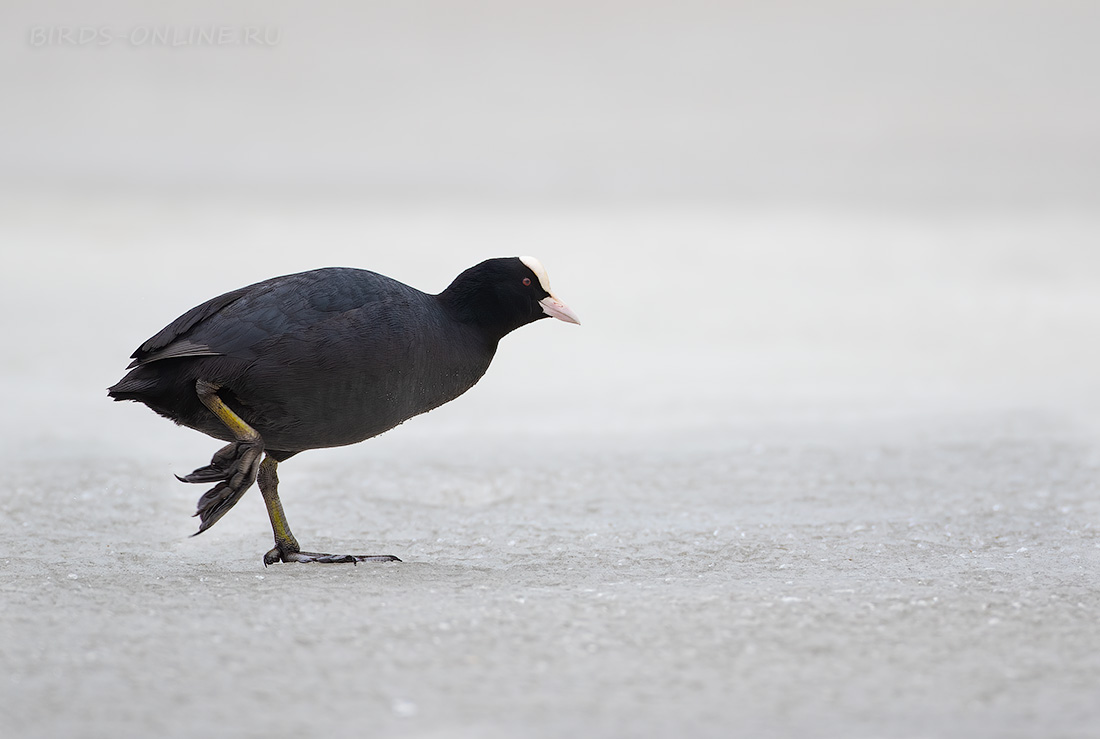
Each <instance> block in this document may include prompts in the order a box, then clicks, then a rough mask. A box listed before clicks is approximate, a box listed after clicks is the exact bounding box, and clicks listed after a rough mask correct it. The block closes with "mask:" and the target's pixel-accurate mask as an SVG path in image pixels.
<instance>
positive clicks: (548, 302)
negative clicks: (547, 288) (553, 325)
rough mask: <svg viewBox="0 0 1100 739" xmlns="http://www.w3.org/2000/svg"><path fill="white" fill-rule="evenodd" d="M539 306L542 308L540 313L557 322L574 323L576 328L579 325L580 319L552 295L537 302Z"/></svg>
mask: <svg viewBox="0 0 1100 739" xmlns="http://www.w3.org/2000/svg"><path fill="white" fill-rule="evenodd" d="M539 305H541V306H542V312H543V313H545V314H546V315H548V316H553V317H554V318H556V319H558V320H559V321H565V322H566V323H575V324H577V325H578V326H580V325H581V319H579V318H577V314H576V313H574V312H573V311H572V310H571V309H570V308H569V306H568V305H566V304H565V303H563V302H561V301H560V300H558V299H557V298H555V297H554V296H553V295H547V296H546V297H545V298H543V299H542V300H540V301H539Z"/></svg>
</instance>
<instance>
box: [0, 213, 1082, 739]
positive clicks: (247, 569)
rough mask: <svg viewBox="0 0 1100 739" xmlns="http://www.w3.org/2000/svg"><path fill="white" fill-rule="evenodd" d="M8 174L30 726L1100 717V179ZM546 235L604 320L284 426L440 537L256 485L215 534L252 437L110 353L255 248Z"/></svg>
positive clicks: (18, 540)
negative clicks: (706, 200) (896, 203)
mask: <svg viewBox="0 0 1100 739" xmlns="http://www.w3.org/2000/svg"><path fill="white" fill-rule="evenodd" d="M5 203H6V209H5V212H4V218H3V219H0V223H2V224H3V225H2V226H0V228H2V229H3V231H4V232H3V233H2V234H0V241H2V242H3V243H5V244H11V243H15V242H16V240H17V239H31V240H33V243H36V244H38V245H39V247H40V248H38V249H36V250H35V251H33V252H31V253H27V254H24V255H22V256H21V259H22V260H23V261H22V266H21V268H20V269H19V270H17V271H6V272H5V273H4V274H3V276H2V277H0V280H2V283H3V284H2V287H3V290H2V295H0V313H2V315H3V316H4V321H5V325H4V332H5V344H6V346H7V347H8V348H9V350H8V351H6V352H5V353H4V355H3V360H2V364H0V372H2V377H3V389H2V397H0V400H2V402H3V404H4V406H5V408H6V412H5V414H4V416H3V418H2V419H0V433H2V441H3V451H2V452H0V453H2V455H3V469H4V472H5V489H6V492H5V494H4V495H3V496H2V497H0V537H2V541H3V542H4V546H3V552H2V555H0V566H2V568H3V570H2V571H3V575H2V577H0V590H2V593H0V663H2V664H3V665H4V668H5V669H4V674H3V676H2V677H0V727H3V732H2V733H3V735H4V736H19V737H60V736H196V735H204V734H208V735H215V736H259V735H272V734H289V733H299V734H301V735H303V736H366V735H370V736H395V737H454V736H459V737H461V736H467V737H514V736H525V737H527V736H531V737H552V736H553V737H556V736H563V735H568V734H573V735H578V736H586V737H601V736H605V737H613V736H668V737H673V736H677V737H679V736H714V737H719V736H722V737H724V736H731V735H737V734H743V735H751V736H765V737H767V736H791V737H795V736H850V737H858V736H867V737H872V736H874V737H881V736H897V737H923V736H936V737H944V736H958V737H964V736H966V737H970V736H1001V737H1012V736H1018V737H1027V736H1036V735H1044V736H1055V735H1057V736H1087V735H1090V733H1091V732H1093V731H1094V729H1095V726H1096V721H1097V719H1098V718H1100V710H1098V709H1097V707H1096V701H1095V686H1096V685H1097V680H1098V679H1100V656H1098V655H1100V636H1098V634H1100V632H1098V631H1097V629H1096V623H1097V610H1098V608H1100V594H1098V591H1097V589H1096V573H1097V571H1098V569H1097V568H1098V565H1100V532H1098V528H1097V526H1098V523H1100V502H1098V496H1097V492H1098V491H1097V479H1098V472H1100V446H1098V444H1097V439H1096V435H1095V432H1094V427H1093V424H1092V422H1091V421H1092V419H1094V418H1095V413H1096V410H1097V408H1096V395H1095V392H1094V391H1093V388H1094V385H1095V378H1096V377H1098V376H1100V372H1098V370H1100V362H1098V358H1097V350H1096V348H1095V342H1094V341H1093V340H1092V339H1093V337H1095V336H1096V335H1097V331H1098V330H1100V325H1098V324H1100V310H1098V309H1100V305H1098V303H1100V290H1097V287H1098V284H1097V280H1098V278H1097V275H1098V274H1100V271H1098V270H1097V267H1098V266H1100V265H1098V263H1097V258H1098V257H1097V256H1096V252H1095V249H1094V245H1095V244H1096V243H1097V237H1100V222H1097V221H1096V220H1095V219H1090V218H1087V217H1083V216H1076V217H1068V216H1051V215H1043V214H1038V215H1035V214H1031V215H1026V216H1024V215H1016V216H1012V215H1000V216H998V217H997V218H995V219H994V218H989V219H983V218H978V217H974V218H967V219H961V220H960V219H957V218H954V217H939V216H937V217H921V218H908V217H901V216H897V217H894V218H886V217H882V216H873V217H872V216H868V215H866V214H832V215H828V214H821V213H817V214H814V213H801V212H789V213H752V214H736V213H732V212H725V211H706V210H691V211H687V212H684V211H677V210H675V209H672V210H668V211H663V212H659V213H655V212H652V211H649V212H644V213H643V212H618V211H615V210H609V211H607V212H599V213H594V212H588V211H584V212H572V211H560V212H559V211H554V212H523V213H515V212H511V211H507V210H504V211H499V212H495V211H485V212H478V211H476V210H474V211H470V210H463V211H461V212H457V211H449V210H446V209H443V210H442V211H438V212H434V213H430V214H427V215H425V214H424V213H421V212H416V211H412V212H404V211H401V210H400V209H398V210H392V209H381V210H378V211H373V212H366V213H360V212H357V211H340V210H334V209H326V208H322V209H320V210H317V209H312V210H311V209H310V207H306V206H303V207H300V208H296V209H293V210H291V211H286V210H284V209H278V208H264V207H263V206H261V205H253V206H248V207H245V206H240V207H238V209H237V210H234V211H231V210H230V209H222V208H221V207H220V206H219V205H218V204H217V203H213V202H197V203H191V204H187V203H183V204H179V203H174V204H171V205H167V204H160V205H157V206H156V207H154V206H153V205H151V204H150V203H149V202H146V201H142V200H141V199H137V198H132V197H131V198H128V199H126V200H125V201H124V202H122V203H121V204H120V203H119V202H116V201H113V200H111V199H110V198H109V197H104V198H100V199H91V200H89V199H88V198H87V197H82V198H77V199H73V200H64V199H61V200H52V201H49V202H46V203H43V202H41V201H39V200H36V199H35V198H34V197H23V196H18V195H13V196H12V197H11V198H8V199H7V200H5ZM112 209H115V210H112ZM58 212H64V213H65V215H66V217H65V218H64V219H58V218H50V217H46V216H48V215H56V213H58ZM112 212H113V213H114V214H115V215H113V216H105V215H103V214H104V213H107V214H110V213H112ZM104 219H106V220H104ZM100 222H109V224H110V228H108V229H107V230H106V232H105V233H104V234H103V235H100V234H99V232H98V231H97V228H96V225H95V224H96V223H100ZM211 223H215V224H217V226H216V227H212V226H210V224H211ZM104 228H106V226H104ZM153 231H155V232H156V238H155V239H154V238H153V237H152V232H153ZM314 232H316V233H319V234H322V237H320V241H319V243H321V244H322V245H323V246H321V247H318V252H317V253H312V252H311V253H302V252H300V251H295V249H294V245H295V242H296V241H298V240H299V239H303V238H304V237H305V236H306V235H308V234H310V233H314ZM260 233H262V234H263V238H262V239H261V238H259V237H258V236H257V234H260ZM442 244H445V246H443V245H442ZM516 244H522V248H519V247H517V246H516ZM669 244H675V249H672V248H670V247H669V246H668V245H669ZM183 248H187V249H188V250H189V255H190V256H189V258H188V259H185V260H180V262H179V263H178V264H176V265H175V266H174V267H173V268H172V269H171V270H164V269H160V268H159V265H160V264H162V261H161V260H162V259H163V257H164V256H165V254H167V253H170V252H171V251H173V250H176V249H183ZM410 252H415V256H409V253H410ZM514 252H530V253H535V254H538V255H539V256H540V258H541V259H542V260H543V261H544V263H545V264H546V265H547V268H548V270H549V271H550V273H551V274H552V275H553V279H554V285H555V289H556V290H558V291H559V292H560V294H561V295H562V297H563V299H565V300H567V301H568V302H569V304H570V305H571V306H573V307H575V308H576V310H577V311H578V312H579V313H580V314H581V315H582V316H583V317H584V319H585V324H584V326H582V327H580V328H577V327H573V326H566V325H564V324H557V323H553V322H549V321H546V322H542V323H540V324H537V325H535V326H532V327H529V328H526V329H524V330H523V331H520V332H518V333H517V334H516V335H514V336H511V337H509V338H508V339H506V340H505V342H503V344H502V346H501V351H500V355H499V357H498V360H497V362H496V363H495V364H494V366H493V367H492V368H491V370H490V372H489V374H488V375H487V377H486V378H485V380H484V381H483V383H482V384H481V385H479V386H478V387H477V388H476V389H475V390H474V391H472V392H471V393H470V395H469V396H468V397H464V398H461V399H459V400H458V401H457V402H455V403H453V404H451V405H450V406H448V407H446V408H443V409H440V410H439V411H437V412H433V413H432V414H429V415H428V416H426V417H424V418H420V419H415V420H413V421H410V422H409V423H407V424H405V425H404V426H402V427H401V428H399V429H397V430H395V431H394V432H392V433H391V434H388V435H386V436H384V437H381V438H379V439H376V440H372V441H370V442H367V443H365V444H362V445H358V446H355V447H351V448H347V449H340V450H329V451H319V452H311V453H309V454H304V455H302V456H300V457H298V458H295V459H293V460H290V461H288V462H287V463H286V464H284V465H282V467H281V470H280V474H281V477H282V489H283V499H284V503H285V505H286V508H287V514H288V516H289V517H290V521H291V523H292V525H293V527H294V530H295V532H296V533H297V535H298V537H299V539H300V540H301V541H302V543H303V545H304V546H306V547H307V548H314V549H320V550H324V551H335V552H345V551H350V552H356V553H393V554H396V555H398V556H399V557H401V558H402V559H403V560H405V561H404V562H403V563H401V564H386V565H359V566H355V567H352V566H313V565H301V566H287V565H283V566H274V567H271V568H268V569H264V568H263V567H262V566H261V561H260V557H261V554H262V553H263V552H264V551H265V550H266V549H267V548H268V547H269V546H270V541H269V537H270V532H269V528H268V524H267V522H266V518H265V514H264V511H263V507H262V503H261V501H260V498H259V496H258V495H256V494H255V493H250V494H249V495H247V496H246V497H245V498H244V499H243V500H242V501H241V503H240V504H239V505H238V506H237V508H236V509H235V510H234V511H232V513H231V514H230V515H228V516H227V517H226V518H225V519H223V520H222V521H221V522H220V523H219V524H218V525H217V526H216V527H215V528H214V529H212V530H211V531H209V532H207V533H206V534H204V535H203V536H202V537H199V538H194V539H192V538H188V534H190V533H191V532H192V531H193V530H194V528H195V521H194V519H191V518H189V515H190V513H191V512H192V511H193V509H194V503H195V500H196V498H197V496H198V494H199V493H200V492H201V490H200V489H199V488H197V487H195V486H186V485H181V484H179V483H178V482H176V481H175V480H174V479H173V478H172V476H171V475H172V473H174V472H175V473H185V472H187V471H189V470H190V469H191V468H193V467H195V466H197V465H199V464H202V463H204V462H205V461H206V459H208V458H209V455H210V454H211V453H212V452H213V450H214V449H216V448H217V446H218V443H217V442H214V441H212V440H209V439H205V438H204V437H201V436H199V435H198V434H195V433H193V432H190V431H187V430H184V429H178V428H175V427H173V426H172V425H171V424H168V423H166V422H165V421H163V420H162V419H159V418H157V417H156V416H154V415H153V414H152V413H151V412H149V411H147V410H145V409H144V408H141V407H139V406H136V405H133V404H113V403H111V402H109V401H108V400H107V398H106V396H105V394H104V388H105V387H106V386H107V385H108V384H110V383H111V382H113V381H114V380H115V379H117V376H119V375H120V374H121V372H122V368H123V367H124V366H125V364H126V355H127V354H128V353H129V352H130V351H131V350H132V349H133V347H134V346H136V345H137V344H138V343H139V342H140V341H142V340H144V339H145V338H146V337H147V336H148V335H149V334H151V333H153V332H154V331H156V330H157V329H159V328H160V327H161V325H163V324H164V323H165V322H167V321H168V320H170V319H171V318H173V317H174V316H175V315H176V314H177V313H179V312H181V311H182V310H184V309H186V308H187V307H189V306H190V305H192V304H194V303H197V302H199V301H200V300H202V299H205V298H206V297H209V296H211V295H213V294H215V293H217V292H219V291H221V290H224V289H228V288H231V287H234V286H236V285H238V284H242V283H244V282H247V281H249V280H254V279H260V278H263V277H267V276H269V275H270V274H276V273H280V272H285V271H289V270H292V269H297V268H304V267H307V266H317V265H318V264H357V265H361V266H368V267H373V268H377V269H380V270H381V271H384V272H387V273H390V274H393V275H395V276H398V277H401V278H404V279H406V280H407V281H409V282H411V283H413V284H417V285H419V286H422V287H424V288H431V289H438V288H441V287H443V286H444V285H445V283H446V281H447V280H448V279H449V278H450V277H451V276H452V275H453V273H456V272H457V271H459V270H460V269H461V268H463V267H465V266H468V264H471V263H473V262H474V261H476V260H477V259H478V258H481V257H483V256H489V255H496V254H506V253H514ZM424 255H430V256H431V259H427V260H426V259H424ZM207 258H217V259H219V260H220V262H219V263H220V264H221V268H220V269H219V270H218V271H217V272H214V273H210V272H209V270H207V269H206V268H205V267H204V266H203V264H204V260H205V259H207ZM12 348H17V350H15V351H12V350H11V349H12Z"/></svg>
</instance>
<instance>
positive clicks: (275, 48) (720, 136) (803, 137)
mask: <svg viewBox="0 0 1100 739" xmlns="http://www.w3.org/2000/svg"><path fill="white" fill-rule="evenodd" d="M0 20H2V21H3V27H4V28H5V29H6V41H5V43H3V44H2V45H0V61H2V68H3V69H4V70H5V71H4V73H3V75H2V77H0V92H2V93H3V95H4V99H5V101H6V105H5V108H6V113H5V132H6V134H7V135H6V136H5V137H4V138H3V140H0V172H2V173H3V174H2V175H0V185H8V186H9V187H16V188H19V187H31V188H49V187H54V186H59V187H69V188H76V189H80V188H90V189H93V190H95V189H99V188H103V187H114V188H118V189H119V190H121V191H123V192H125V191H127V190H137V191H141V190H146V191H147V190H148V189H149V188H154V189H155V188H164V189H165V192H166V193H171V192H173V190H174V189H181V188H182V189H184V190H187V189H197V190H202V189H203V188H207V187H212V188H214V189H215V190H224V191H226V192H228V193H230V194H231V195H233V196H235V194H237V193H245V194H247V193H249V192H252V193H274V194H276V195H278V194H279V193H290V194H294V193H309V192H317V193H320V194H321V195H322V196H323V195H324V193H326V192H331V193H336V194H338V193H340V192H357V193H361V196H362V197H364V198H381V199H388V198H396V199H404V200H416V199H418V198H424V199H427V200H434V201H447V200H452V199H453V200H455V201H457V202H463V201H469V200H477V201H489V202H492V201H494V200H500V201H502V202H509V201H513V200H521V201H536V202H537V201H542V200H545V201H549V202H554V201H562V200H564V201H581V202H639V203H650V202H697V201H698V202H711V203H731V204H735V205H736V204H742V205H745V206H746V207H755V206H767V205H777V204H778V205H784V204H795V205H811V206H813V205H824V206H828V207H833V206H841V207H851V206H861V205H867V206H871V207H894V208H908V207H927V206H933V207H949V208H960V207H962V208H965V207H969V206H972V207H975V208H986V209H989V208H998V209H1015V208H1019V207H1056V208H1082V209H1091V208H1094V207H1096V206H1097V205H1098V204H1100V174H1098V173H1100V96H1097V95H1096V94H1095V90H1096V83H1095V79H1096V73H1097V71H1098V70H1100V46H1098V45H1097V44H1096V43H1095V38H1094V36H1095V34H1094V29H1095V28H1097V27H1100V6H1098V5H1096V4H1091V3H1081V2H1067V1H1064V0H1063V1H1059V2H1033V1H1030V0H1027V1H1024V0H1016V1H1014V2H967V3H957V2H941V1H938V0H937V1H934V2H921V3H911V2H909V3H905V2H888V3H866V2H857V1H855V0H831V1H830V2H823V3H822V2H795V1H787V2H755V1H745V2H729V3H711V2H701V1H698V0H696V1H693V2H685V3H677V4H676V5H675V6H669V5H666V4H663V3H654V2H648V3H626V2H596V3H583V4H582V3H578V2H561V3H537V4H522V5H516V4H511V3H505V2H477V3H473V4H469V3H464V4H462V5H461V6H454V5H453V4H450V3H446V2H442V0H426V1H424V2H373V3H353V2H322V3H314V4H310V5H309V6H308V9H307V7H306V6H302V5H297V4H293V3H287V2H273V3H263V4H256V3H252V2H230V3H214V2H198V3H169V4H166V5H161V6H157V7H151V6H148V5H147V4H145V3H139V2H131V1H121V2H120V1H111V0H108V1H101V2H94V3H75V2H74V3H57V4H51V5H50V6H41V5H40V4H34V3H30V2H26V1H22V0H17V1H15V2H6V3H4V4H3V7H2V8H0ZM246 28H256V29H260V30H261V31H263V32H265V33H267V32H269V33H270V35H269V36H267V37H261V39H263V38H266V39H267V41H268V42H269V43H261V44H259V45H257V44H248V45H246V44H242V43H240V42H239V39H238V40H237V41H236V42H232V43H227V44H224V45H219V44H211V43H209V42H203V41H202V39H201V38H200V39H198V40H196V38H195V36H194V33H195V32H196V31H199V32H203V31H205V30H209V29H214V30H217V29H226V31H227V33H229V34H231V35H232V34H237V35H240V34H242V33H243V29H246ZM82 30H84V31H89V30H90V31H91V32H93V35H91V36H89V37H88V38H89V39H92V40H89V41H87V42H85V43H80V34H81V32H82ZM156 30H160V31H164V32H169V31H170V32H172V33H174V34H177V35H182V36H181V37H182V38H183V39H184V41H183V42H182V43H180V44H179V45H176V46H171V45H168V46H166V45H163V44H162V45H155V44H153V43H151V42H149V41H148V39H149V34H150V33H151V32H152V31H156ZM65 33H68V34H69V35H68V36H67V37H66V36H65V35H64V34H65ZM94 34H99V35H98V36H96V35H94ZM108 34H109V35H108ZM189 34H190V36H189ZM66 38H68V39H69V40H68V41H66V40H65V39H66ZM188 38H190V41H188ZM43 39H46V41H45V42H44V41H43Z"/></svg>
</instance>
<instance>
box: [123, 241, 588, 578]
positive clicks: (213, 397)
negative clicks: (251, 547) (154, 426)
mask: <svg viewBox="0 0 1100 739" xmlns="http://www.w3.org/2000/svg"><path fill="white" fill-rule="evenodd" d="M551 317H552V318H556V319H559V320H561V321H564V322H566V323H573V324H578V325H579V324H580V319H579V318H578V317H577V314H576V313H574V312H573V311H572V310H571V309H570V308H569V307H568V306H567V305H566V304H565V303H563V302H562V301H561V300H559V299H558V298H557V297H556V296H555V295H554V293H553V292H552V291H551V290H550V279H549V277H548V276H547V273H546V269H545V268H544V267H543V266H542V264H541V263H540V262H539V261H538V260H537V259H535V258H534V257H528V256H524V257H500V258H495V259H488V260H486V261H483V262H481V263H480V264H477V265H475V266H473V267H470V268H469V269H467V270H465V271H464V272H462V273H461V274H459V275H458V277H456V278H455V279H454V281H453V282H451V284H450V285H449V286H448V287H447V288H446V289H445V290H443V291H442V292H440V293H438V294H429V293H425V292H421V291H420V290H417V289H416V288H413V287H410V286H408V285H406V284H404V283H402V282H399V281H397V280H395V279H392V278H390V277H386V276H384V275H381V274H378V273H377V272H372V271H370V270H365V269H356V268H349V267H325V268H322V269H315V270H311V271H308V272H299V273H296V274H290V275H284V276H281V277H274V278H272V279H269V280H265V281H263V282H257V283H255V284H253V285H249V286H247V287H242V288H240V289H238V290H233V291H231V292H227V293H225V294H224V295H219V296H218V297H216V298H212V299H211V300H208V301H206V302H205V303H202V304H201V305H198V306H196V307H194V308H192V309H191V310H189V311H187V312H186V313H184V314H183V315H181V316H180V317H179V318H177V319H176V320H174V321H172V322H171V323H169V324H168V325H167V326H166V327H165V328H163V329H162V330H161V331H159V332H158V333H157V334H155V335H154V336H153V337H152V338H150V339H149V340H148V341H146V342H145V343H143V344H142V345H141V346H140V347H138V349H137V350H136V351H135V352H134V353H133V354H132V355H131V359H132V360H133V361H132V362H131V363H130V365H129V366H128V367H127V368H126V369H127V370H129V372H127V374H126V375H125V376H124V377H123V378H122V379H121V380H119V381H118V382H117V383H116V384H114V385H112V386H111V387H110V388H108V389H107V394H108V396H109V397H110V398H112V399H114V400H116V401H121V400H132V401H137V402H140V403H143V404H145V405H146V406H148V407H149V408H151V409H152V410H153V411H155V412H156V413H158V414H160V415H161V416H164V417H166V418H168V419H171V420H172V421H175V422H176V423H177V424H179V425H182V426H186V427H189V428H192V429H195V430H197V431H200V432H202V433H204V434H207V435H209V436H212V437H214V438H215V439H220V440H222V441H225V442H228V443H227V444H226V446H224V447H222V448H221V449H219V450H218V451H217V452H215V453H214V455H213V457H212V458H211V460H210V464H208V465H206V466H204V467H200V468H198V469H196V470H195V471H194V472H192V473H191V474H189V475H185V476H182V477H180V476H178V475H177V478H178V479H179V480H180V481H181V482H187V483H214V486H213V487H212V488H210V489H209V490H208V491H206V492H205V493H204V494H203V495H202V496H201V497H200V498H199V501H198V504H197V510H196V512H195V514H194V515H195V516H198V517H199V522H200V523H199V528H198V531H196V532H195V533H194V534H192V536H198V535H199V534H201V533H203V532H204V531H206V530H207V529H209V528H210V527H211V526H213V525H214V524H215V523H217V522H218V521H219V520H220V519H221V518H222V516H224V515H225V514H226V513H227V512H229V510H230V509H231V508H232V507H233V506H234V505H235V504H236V503H237V501H239V500H240V499H241V496H243V495H244V494H245V492H246V491H247V490H248V489H249V488H250V487H251V486H252V484H253V482H257V483H258V487H259V489H260V494H261V495H262V496H263V499H264V504H265V506H266V507H267V512H268V517H269V518H270V521H271V529H272V533H273V534H274V537H275V546H274V547H273V548H272V549H271V550H270V551H268V552H267V553H266V554H264V557H263V563H264V566H265V567H266V566H268V565H271V564H275V563H278V562H284V563H290V562H320V563H339V562H348V563H358V562H367V561H376V562H378V561H382V562H384V561H400V560H399V559H398V558H397V557H395V556H393V555H389V554H384V555H363V554H346V555H338V554H326V553H322V552H306V551H302V549H301V547H300V546H299V545H298V541H297V539H295V537H294V534H293V533H292V532H291V530H290V525H289V523H288V522H287V518H286V514H285V513H284V511H283V506H282V502H281V501H280V499H279V492H278V486H279V478H278V473H277V468H278V465H279V463H281V462H285V461H286V460H287V459H289V458H291V457H293V456H294V455H296V454H298V453H299V452H303V451H307V450H310V449H321V448H327V447H337V446H345V445H348V444H355V443H358V442H360V441H364V440H366V439H370V438H372V437H375V436H378V435H379V434H382V433H384V432H386V431H389V430H390V429H392V428H394V427H396V426H398V425H399V424H401V423H403V422H405V421H406V420H408V419H410V418H412V417H414V416H417V415H420V414H422V413H426V412H428V411H430V410H432V409H433V408H437V407H439V406H441V405H443V404H444V403H447V402H450V401H451V400H454V399H455V398H457V397H458V396H460V395H462V394H463V393H465V392H466V391H467V390H469V389H470V388H471V387H473V386H474V385H475V384H476V383H477V382H478V380H480V379H481V377H482V376H483V375H484V374H485V372H486V370H487V369H488V368H489V364H490V362H491V361H492V359H493V356H494V355H495V354H496V350H497V345H498V343H499V342H500V340H501V339H502V338H504V336H506V335H507V334H509V333H511V332H512V331H514V330H515V329H517V328H520V327H521V326H525V325H527V324H529V323H533V322H535V321H538V320H541V319H543V318H551Z"/></svg>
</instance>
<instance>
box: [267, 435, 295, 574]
mask: <svg viewBox="0 0 1100 739" xmlns="http://www.w3.org/2000/svg"><path fill="white" fill-rule="evenodd" d="M278 467H279V463H278V462H276V461H275V460H274V459H272V457H271V455H270V454H269V455H267V456H266V457H264V461H263V462H261V463H260V474H259V476H258V478H257V482H258V483H259V485H260V494H261V495H263V496H264V505H265V506H267V517H268V518H270V519H271V530H272V532H274V534H275V548H274V549H272V550H271V551H270V552H268V553H267V554H265V555H264V567H266V566H268V565H270V564H275V563H276V562H281V561H286V560H285V558H286V557H287V555H290V554H298V553H300V552H301V547H299V546H298V540H297V539H295V538H294V534H293V533H291V531H290V524H289V523H287V520H286V514H285V513H283V504H282V501H280V500H279V474H278V471H277V470H278Z"/></svg>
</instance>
